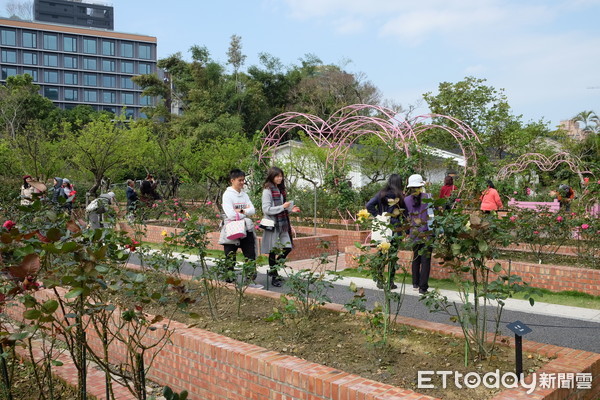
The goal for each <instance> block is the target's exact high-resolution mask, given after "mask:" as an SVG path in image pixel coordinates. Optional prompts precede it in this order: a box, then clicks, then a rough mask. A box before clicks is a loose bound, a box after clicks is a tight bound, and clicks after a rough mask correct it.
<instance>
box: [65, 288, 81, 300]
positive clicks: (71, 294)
mask: <svg viewBox="0 0 600 400" xmlns="http://www.w3.org/2000/svg"><path fill="white" fill-rule="evenodd" d="M82 294H83V288H81V287H76V288H73V289H71V291H70V292H69V293H67V294H65V299H73V298H75V297H77V296H81V295H82Z"/></svg>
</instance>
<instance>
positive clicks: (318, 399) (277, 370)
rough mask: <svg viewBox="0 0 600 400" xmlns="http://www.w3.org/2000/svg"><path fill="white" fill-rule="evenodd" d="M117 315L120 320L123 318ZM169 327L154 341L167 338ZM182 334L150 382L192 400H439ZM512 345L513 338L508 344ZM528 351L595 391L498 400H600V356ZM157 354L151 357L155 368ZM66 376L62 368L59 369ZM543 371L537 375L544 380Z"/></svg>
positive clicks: (506, 394) (539, 348)
mask: <svg viewBox="0 0 600 400" xmlns="http://www.w3.org/2000/svg"><path fill="white" fill-rule="evenodd" d="M248 292H249V293H252V294H260V295H264V296H268V297H271V298H278V296H279V294H278V293H272V292H265V291H261V290H256V289H248ZM35 295H36V296H37V297H38V298H40V299H48V298H51V297H53V296H54V294H53V293H52V292H50V291H49V290H46V291H40V292H37V293H35ZM327 308H329V309H332V310H337V311H340V310H341V309H342V306H341V305H339V304H330V305H328V306H327ZM7 313H8V314H9V315H10V316H11V317H13V318H15V319H21V318H20V317H21V313H22V305H21V304H18V305H16V306H14V307H7ZM117 314H118V313H117ZM399 322H401V323H403V324H407V325H411V326H416V327H419V328H422V329H429V330H432V331H436V332H440V333H442V334H447V335H454V336H459V337H460V336H461V335H462V332H461V330H460V328H459V327H456V326H449V325H445V324H441V323H436V322H428V321H422V320H417V319H413V318H408V317H402V318H401V321H399ZM165 323H167V321H162V322H160V323H158V324H157V325H156V327H157V328H158V329H157V330H156V331H154V332H149V336H150V337H156V335H159V334H160V331H161V330H162V326H163V324H165ZM171 328H173V329H175V332H174V333H173V335H172V336H171V338H170V342H169V343H167V344H166V345H165V347H164V348H163V349H162V351H161V352H159V353H158V354H157V356H156V358H155V360H154V363H153V364H152V368H151V369H150V371H149V373H148V378H149V379H151V380H153V381H155V382H157V383H159V384H161V385H168V386H170V387H171V388H172V389H174V390H175V391H177V392H180V391H182V390H187V391H188V392H189V393H190V397H189V398H190V400H194V399H215V400H226V399H227V400H247V399H256V400H270V399H277V400H284V399H285V400H325V399H332V400H342V399H343V400H350V399H352V400H356V399H361V400H366V399H370V400H384V399H385V400H409V399H410V400H418V399H420V400H427V399H432V397H429V396H425V395H421V394H419V393H415V392H413V391H411V390H406V389H402V388H397V387H394V386H391V385H386V384H382V383H379V382H375V381H372V380H369V379H364V378H361V377H360V376H358V375H353V374H349V373H346V372H343V371H339V370H335V369H333V368H330V367H326V366H323V365H320V364H316V363H312V362H309V361H306V360H302V359H299V358H296V357H292V356H288V355H283V354H280V353H277V352H274V351H269V350H267V349H265V348H262V347H259V346H255V345H251V344H247V343H243V342H239V341H237V340H234V339H230V338H228V337H225V336H221V335H218V334H216V333H212V332H208V331H205V330H202V329H199V328H188V327H186V326H185V325H184V324H181V323H177V322H171ZM87 337H88V340H89V341H90V344H91V346H92V348H94V349H95V350H99V349H100V346H101V344H100V339H99V338H98V337H97V335H96V332H95V331H94V330H93V329H91V328H90V329H89V331H88V335H87ZM507 339H508V340H510V342H511V343H512V340H511V339H510V338H507ZM112 346H113V349H112V350H113V351H111V352H110V354H111V356H112V357H114V362H118V361H119V360H122V358H123V357H124V355H125V353H124V351H123V348H122V347H121V346H120V345H116V344H114V343H113V345H112ZM523 349H524V350H525V351H527V352H532V353H538V354H542V355H545V356H547V357H556V359H554V360H552V361H550V362H549V363H548V364H546V365H545V366H544V367H543V369H542V371H544V372H548V373H557V372H568V373H577V372H586V373H591V374H592V377H593V378H592V389H591V390H582V389H579V390H577V389H560V390H558V389H536V391H535V392H534V393H533V394H531V395H528V394H527V393H526V389H525V388H519V389H510V390H505V391H503V392H501V393H500V394H498V395H497V396H495V397H494V399H493V400H516V399H531V398H535V399H540V400H541V399H545V400H563V399H568V400H571V399H573V400H574V399H578V400H593V399H596V398H597V396H598V394H600V354H597V353H590V352H586V351H581V350H573V349H568V348H564V347H559V346H552V345H545V344H541V343H535V342H531V341H528V340H524V341H523ZM149 359H150V354H148V359H147V360H146V362H148V361H149ZM55 371H56V372H57V373H59V374H60V368H55ZM542 371H538V372H542Z"/></svg>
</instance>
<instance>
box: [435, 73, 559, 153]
mask: <svg viewBox="0 0 600 400" xmlns="http://www.w3.org/2000/svg"><path fill="white" fill-rule="evenodd" d="M485 83H486V80H485V79H477V78H474V77H472V76H469V77H466V78H465V79H464V80H462V81H460V82H457V83H450V82H442V83H440V84H439V86H438V93H437V94H435V95H434V94H433V93H432V92H428V93H425V94H424V95H423V98H424V99H425V101H426V102H427V104H428V105H429V109H430V110H431V112H432V113H434V114H441V115H448V116H451V117H454V118H457V119H459V120H461V121H463V122H464V123H466V124H467V125H468V126H469V127H471V129H473V131H474V132H475V133H476V134H477V135H479V137H480V139H482V141H483V144H484V147H485V149H486V150H487V151H489V152H490V153H491V154H492V155H494V156H495V157H497V158H502V157H504V156H505V155H506V153H507V152H508V151H511V152H516V153H519V152H520V151H519V148H520V147H521V146H523V145H524V144H527V143H530V142H532V140H533V139H534V138H535V137H536V136H537V135H538V134H539V133H540V132H539V130H537V131H536V130H535V129H532V128H533V127H535V126H537V127H539V126H540V124H541V125H544V123H543V122H541V121H540V122H536V123H533V125H532V126H530V127H529V128H528V129H524V128H523V124H522V122H521V116H515V115H513V114H512V112H511V108H510V106H509V104H508V100H507V98H506V95H505V94H504V89H496V88H494V87H493V86H489V85H486V84H485ZM435 122H436V123H440V124H444V125H450V126H452V127H454V124H453V123H452V122H450V121H448V120H446V119H443V118H436V119H435ZM546 131H547V129H546ZM431 132H432V135H429V137H428V140H429V141H430V143H432V144H434V145H441V146H443V147H446V148H448V147H450V148H455V147H456V143H455V142H454V140H453V139H452V138H451V137H450V136H449V135H448V134H443V133H442V132H440V131H431ZM531 134H533V135H531ZM532 136H533V137H532Z"/></svg>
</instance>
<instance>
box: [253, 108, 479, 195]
mask: <svg viewBox="0 0 600 400" xmlns="http://www.w3.org/2000/svg"><path fill="white" fill-rule="evenodd" d="M434 118H435V119H438V120H439V119H445V120H448V121H450V122H452V123H453V124H452V125H454V126H455V127H449V126H444V125H440V124H433V123H432V122H431V121H432V120H433V119H434ZM434 128H437V129H442V130H444V131H446V132H448V133H449V134H450V135H452V137H453V138H454V139H455V140H456V142H457V143H458V145H459V147H460V149H461V151H462V153H463V156H464V157H465V166H464V172H465V175H466V174H474V173H475V172H476V164H477V163H476V162H475V161H476V159H477V153H476V151H475V146H474V144H475V143H481V141H480V140H479V137H478V136H477V134H476V133H475V132H474V131H473V130H472V129H471V128H470V127H469V126H467V125H466V124H465V123H463V122H462V121H460V120H458V119H456V118H452V117H449V116H445V115H439V114H426V115H419V116H417V117H415V118H413V119H411V120H408V121H407V120H405V119H403V118H401V117H400V116H399V115H398V114H397V113H396V112H395V111H393V110H391V109H388V108H385V107H380V106H373V105H368V104H354V105H351V106H347V107H343V108H341V109H340V110H338V111H337V112H335V113H333V114H332V115H331V116H330V117H329V118H328V119H327V120H326V121H325V120H323V119H321V118H319V117H317V116H314V115H311V114H305V113H297V112H286V113H283V114H280V115H278V116H276V117H275V118H273V119H271V120H270V121H269V122H268V123H267V124H266V125H265V127H264V128H263V130H262V133H263V134H264V139H263V142H262V146H261V147H260V149H258V150H257V156H258V158H259V161H260V160H262V159H264V158H268V157H269V155H270V153H271V151H272V150H274V149H275V148H276V147H277V146H278V145H279V144H280V142H281V141H282V140H284V139H285V138H286V137H287V136H288V133H290V132H292V131H295V130H302V131H303V132H305V133H306V134H307V135H308V137H310V138H311V140H312V141H313V142H314V143H315V144H316V145H317V146H319V147H323V148H328V149H329V151H328V154H327V161H326V163H327V166H329V167H331V168H335V166H336V164H337V163H338V162H339V163H340V164H341V165H344V164H345V162H346V156H347V154H348V151H349V149H350V147H351V145H352V144H354V143H355V142H356V141H357V140H358V139H359V138H360V137H362V136H364V135H374V136H376V137H378V138H379V139H381V141H382V142H383V143H384V144H385V145H386V146H388V147H391V148H393V149H396V150H398V151H401V152H404V153H405V154H406V155H407V156H410V146H409V145H410V143H415V144H418V136H419V135H420V134H423V133H425V132H427V131H429V130H431V129H434ZM463 184H464V181H463ZM459 190H462V186H461V188H460V189H459Z"/></svg>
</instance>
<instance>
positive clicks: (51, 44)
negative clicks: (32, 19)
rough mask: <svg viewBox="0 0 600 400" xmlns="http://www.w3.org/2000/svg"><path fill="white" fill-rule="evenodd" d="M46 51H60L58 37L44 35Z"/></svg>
mask: <svg viewBox="0 0 600 400" xmlns="http://www.w3.org/2000/svg"><path fill="white" fill-rule="evenodd" d="M44 49H45V50H58V36H56V35H50V34H47V33H44Z"/></svg>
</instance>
